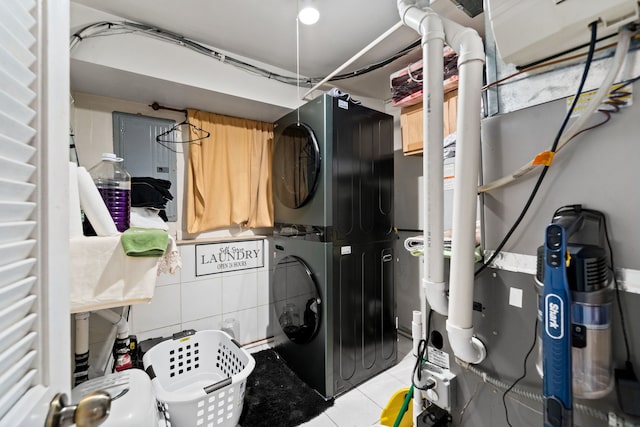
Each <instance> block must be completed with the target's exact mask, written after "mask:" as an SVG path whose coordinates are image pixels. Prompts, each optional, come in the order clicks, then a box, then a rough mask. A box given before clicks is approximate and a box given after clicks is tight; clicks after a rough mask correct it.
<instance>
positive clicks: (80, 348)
mask: <svg viewBox="0 0 640 427" xmlns="http://www.w3.org/2000/svg"><path fill="white" fill-rule="evenodd" d="M75 323H76V350H75V352H76V353H75V354H85V353H86V352H88V351H89V312H83V313H76V315H75Z"/></svg>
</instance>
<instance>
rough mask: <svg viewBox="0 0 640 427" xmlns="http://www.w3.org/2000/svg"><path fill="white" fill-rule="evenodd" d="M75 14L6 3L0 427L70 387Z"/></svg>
mask: <svg viewBox="0 0 640 427" xmlns="http://www.w3.org/2000/svg"><path fill="white" fill-rule="evenodd" d="M68 15H69V3H68V1H67V0H2V1H0V426H12V427H14V426H20V425H28V426H31V425H33V426H42V425H44V415H45V414H46V411H47V407H48V403H49V401H50V400H51V398H52V397H53V395H54V394H55V393H57V392H66V393H68V392H69V388H70V351H71V350H70V339H69V335H70V328H69V325H70V324H69V287H68V283H69V280H68V279H69V262H68V254H69V245H68V219H67V218H68V201H67V189H68V178H67V176H68V175H67V174H68V166H67V161H68V139H69V137H68V134H69V101H68V100H69V83H68V82H69V47H68V46H69V44H68V43H69V35H68V31H69V17H68Z"/></svg>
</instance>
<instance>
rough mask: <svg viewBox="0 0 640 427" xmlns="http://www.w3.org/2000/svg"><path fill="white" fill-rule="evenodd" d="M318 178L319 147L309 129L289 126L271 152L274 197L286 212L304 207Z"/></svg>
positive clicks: (299, 125) (301, 125)
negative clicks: (286, 209)
mask: <svg viewBox="0 0 640 427" xmlns="http://www.w3.org/2000/svg"><path fill="white" fill-rule="evenodd" d="M319 176H320V147H319V146H318V141H317V140H316V137H315V135H314V134H313V131H312V130H311V128H310V127H309V126H307V125H305V124H302V123H300V124H297V123H294V124H291V125H289V126H287V127H286V128H285V130H284V131H283V132H282V134H281V135H280V136H279V137H278V139H277V140H276V141H275V147H274V151H273V182H274V186H273V187H274V193H275V195H276V197H277V198H278V200H280V202H281V203H282V204H283V205H285V206H286V207H288V208H291V209H297V208H299V207H301V206H303V205H304V204H305V203H307V202H308V201H309V200H310V199H311V197H312V196H313V193H314V192H315V190H316V188H317V187H318V181H319V180H318V177H319Z"/></svg>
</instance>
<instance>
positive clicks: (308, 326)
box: [272, 255, 322, 344]
mask: <svg viewBox="0 0 640 427" xmlns="http://www.w3.org/2000/svg"><path fill="white" fill-rule="evenodd" d="M272 297H273V300H274V303H275V312H276V316H277V317H278V322H279V323H280V327H281V328H282V330H283V331H284V333H285V334H286V335H287V337H288V338H289V339H290V340H291V341H293V342H295V343H297V344H307V343H309V342H311V341H312V340H313V338H315V336H316V335H317V333H318V330H319V329H320V321H321V319H320V313H321V312H322V310H321V304H322V300H321V299H320V292H319V290H318V286H317V284H316V282H315V280H314V278H313V273H312V272H311V270H310V269H309V267H308V266H307V264H306V263H305V262H304V261H303V260H302V259H300V258H298V257H297V256H294V255H288V256H286V257H284V258H282V259H281V260H280V261H279V262H278V263H277V264H276V266H275V269H274V272H273V295H272Z"/></svg>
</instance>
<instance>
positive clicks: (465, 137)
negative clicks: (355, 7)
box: [397, 0, 486, 364]
mask: <svg viewBox="0 0 640 427" xmlns="http://www.w3.org/2000/svg"><path fill="white" fill-rule="evenodd" d="M397 5H398V12H399V14H400V18H401V19H402V22H403V23H404V24H405V25H407V26H409V27H410V28H412V29H414V30H415V31H417V32H418V33H419V34H420V35H421V36H422V45H423V69H424V70H425V72H424V73H423V75H426V76H427V79H428V81H427V83H426V84H425V85H424V87H423V114H424V116H423V120H424V135H423V141H424V153H423V179H424V197H423V200H424V202H423V203H424V204H425V206H424V209H423V215H424V217H423V220H424V221H423V225H424V245H425V247H424V256H423V261H424V279H423V284H422V285H423V286H422V292H421V293H422V294H423V295H421V308H422V316H423V322H422V323H423V325H424V324H425V323H426V322H425V321H424V319H425V318H426V305H425V303H424V299H425V297H426V300H427V302H428V303H429V305H430V306H431V308H432V309H433V310H435V311H436V312H438V313H440V314H443V315H448V319H447V333H448V337H449V343H450V345H451V349H452V350H453V353H454V354H455V356H456V357H457V358H458V359H460V360H462V361H464V362H467V363H473V364H477V363H480V362H482V361H483V360H484V358H485V357H486V349H485V347H484V345H483V344H482V342H481V341H480V340H479V339H477V338H476V337H475V336H474V333H473V331H474V330H473V323H472V313H473V286H474V265H475V260H474V251H475V246H476V239H475V235H476V233H475V229H476V212H477V186H478V172H479V163H480V107H481V98H480V96H481V89H482V69H483V65H484V56H485V55H484V45H483V43H482V39H481V38H480V36H479V35H478V33H477V32H476V31H475V30H473V29H470V28H466V27H463V26H461V25H459V24H457V23H455V22H453V21H450V20H448V19H446V18H443V17H440V16H439V15H438V14H437V13H435V12H434V11H433V10H431V9H430V8H429V7H428V5H422V4H421V3H420V2H416V1H411V0H398V3H397ZM445 42H446V44H447V45H449V46H450V47H451V48H452V49H453V50H454V51H455V52H456V53H457V54H458V73H459V83H458V106H459V108H458V114H457V140H456V157H455V159H456V160H455V170H456V180H455V184H454V198H453V221H452V242H451V246H452V253H451V268H450V278H449V297H448V298H447V295H446V286H445V281H444V254H443V249H444V247H443V246H444V245H443V240H444V229H443V228H444V226H443V216H444V211H443V205H444V190H443V163H442V162H443V147H442V141H443V138H444V130H443V111H442V109H443V98H444V89H443V84H442V81H443V45H444V43H445Z"/></svg>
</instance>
